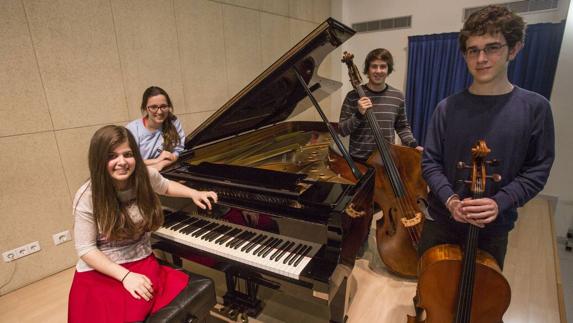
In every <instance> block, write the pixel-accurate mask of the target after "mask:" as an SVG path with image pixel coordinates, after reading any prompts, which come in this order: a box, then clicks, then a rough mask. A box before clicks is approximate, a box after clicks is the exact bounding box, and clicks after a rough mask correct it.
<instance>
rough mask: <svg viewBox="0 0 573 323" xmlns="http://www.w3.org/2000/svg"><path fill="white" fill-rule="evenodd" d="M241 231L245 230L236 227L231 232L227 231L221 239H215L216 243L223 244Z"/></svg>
mask: <svg viewBox="0 0 573 323" xmlns="http://www.w3.org/2000/svg"><path fill="white" fill-rule="evenodd" d="M241 232H243V230H241V229H237V228H235V229H233V230H231V231H230V232H227V233H225V234H224V235H223V236H222V237H220V238H219V239H217V240H215V243H216V244H221V245H222V244H223V243H225V242H227V241H228V240H229V239H231V238H233V237H235V236H236V235H238V234H239V233H241Z"/></svg>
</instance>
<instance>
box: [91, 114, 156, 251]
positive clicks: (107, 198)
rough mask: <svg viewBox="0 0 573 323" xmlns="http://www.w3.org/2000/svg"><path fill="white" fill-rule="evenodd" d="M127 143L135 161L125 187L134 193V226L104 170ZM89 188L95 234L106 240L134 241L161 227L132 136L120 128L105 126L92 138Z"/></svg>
mask: <svg viewBox="0 0 573 323" xmlns="http://www.w3.org/2000/svg"><path fill="white" fill-rule="evenodd" d="M125 142H127V143H128V144H129V147H130V148H131V150H132V152H133V156H134V158H135V169H134V172H133V174H132V175H131V176H130V178H129V180H128V187H129V188H131V189H133V191H134V193H135V203H136V204H137V206H138V208H139V211H140V212H141V215H142V217H143V220H142V221H141V222H138V223H135V222H134V221H133V220H132V219H131V217H130V216H129V214H128V213H127V205H125V204H124V203H121V202H120V200H119V198H118V196H117V190H116V188H115V186H114V185H113V179H112V178H111V176H110V174H109V172H108V170H107V164H108V156H110V154H111V153H112V152H113V150H114V149H115V148H117V147H118V146H120V145H121V144H123V143H125ZM88 159H89V168H90V179H91V188H92V202H93V214H94V219H95V222H96V225H97V227H98V229H99V231H100V232H101V233H102V234H103V235H104V236H105V237H106V238H107V239H110V240H123V239H134V238H137V237H138V236H140V235H141V234H142V233H143V232H148V231H154V230H157V229H158V228H159V227H160V226H161V224H162V223H163V213H162V210H161V204H160V202H159V198H158V197H157V194H155V192H154V191H153V188H152V187H151V182H150V181H149V174H148V172H147V167H146V166H145V163H144V162H143V159H142V158H141V154H140V152H139V148H138V147H137V144H136V142H135V139H134V138H133V135H132V134H131V133H130V132H129V130H127V129H126V128H124V127H121V126H115V125H109V126H105V127H102V128H100V129H99V130H97V131H96V132H95V134H94V135H93V137H92V139H91V142H90V149H89V153H88Z"/></svg>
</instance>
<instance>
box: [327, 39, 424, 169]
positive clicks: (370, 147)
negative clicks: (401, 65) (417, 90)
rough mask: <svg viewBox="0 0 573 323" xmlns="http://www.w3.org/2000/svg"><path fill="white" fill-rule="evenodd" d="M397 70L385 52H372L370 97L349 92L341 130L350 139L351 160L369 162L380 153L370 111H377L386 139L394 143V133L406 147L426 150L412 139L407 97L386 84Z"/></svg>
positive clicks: (366, 88)
mask: <svg viewBox="0 0 573 323" xmlns="http://www.w3.org/2000/svg"><path fill="white" fill-rule="evenodd" d="M393 69H394V59H393V58H392V54H391V53H390V52H389V51H388V50H386V49H384V48H377V49H374V50H372V51H371V52H370V53H368V55H367V56H366V59H365V60H364V74H366V75H367V76H368V83H367V84H366V85H362V88H363V89H364V93H365V94H366V97H363V98H359V96H358V93H356V91H355V90H352V91H350V92H348V94H347V95H346V98H345V99H344V103H343V105H342V109H341V111H340V121H339V123H338V129H339V131H340V134H341V135H342V136H344V137H346V136H348V135H350V156H352V158H353V159H355V160H357V161H360V162H366V160H368V157H370V155H371V154H372V152H373V151H374V150H376V149H377V148H376V141H375V140H374V134H373V133H372V129H371V128H370V125H369V124H368V121H367V120H366V115H365V114H366V111H367V110H368V109H373V112H374V116H375V117H376V120H377V121H378V126H379V127H380V129H381V130H382V135H383V136H384V138H385V139H386V140H387V141H388V142H390V143H394V131H396V132H397V133H398V136H399V137H400V139H401V140H402V144H403V145H406V146H409V147H413V148H414V147H415V148H417V149H418V150H422V147H419V146H418V144H417V143H416V139H414V136H413V135H412V131H411V130H410V125H409V124H408V120H407V118H406V111H405V109H404V94H402V92H400V91H398V90H397V89H395V88H394V87H392V86H390V85H389V84H387V83H386V78H387V77H388V76H389V75H390V74H391V73H392V71H393Z"/></svg>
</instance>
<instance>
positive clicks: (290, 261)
mask: <svg viewBox="0 0 573 323" xmlns="http://www.w3.org/2000/svg"><path fill="white" fill-rule="evenodd" d="M308 248H310V246H307V245H303V246H302V249H300V250H299V251H298V253H297V254H296V255H294V257H292V258H291V259H290V260H289V262H288V264H289V266H290V265H292V264H294V263H295V262H296V261H297V260H298V258H299V257H300V256H301V255H302V254H303V253H304V252H305V251H306V249H308Z"/></svg>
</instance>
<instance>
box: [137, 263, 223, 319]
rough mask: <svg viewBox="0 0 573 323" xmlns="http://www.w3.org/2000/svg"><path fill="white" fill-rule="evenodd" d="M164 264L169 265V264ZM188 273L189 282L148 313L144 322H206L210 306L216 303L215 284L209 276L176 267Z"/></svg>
mask: <svg viewBox="0 0 573 323" xmlns="http://www.w3.org/2000/svg"><path fill="white" fill-rule="evenodd" d="M162 264H164V265H167V266H170V264H165V263H162ZM178 270H181V271H183V272H185V273H186V274H187V275H189V284H188V285H187V287H185V288H184V289H183V290H182V291H181V293H179V295H177V297H175V298H174V299H173V300H172V301H171V303H169V304H167V305H166V306H165V307H163V308H162V309H160V310H159V311H157V312H155V313H154V314H152V315H150V316H149V317H148V318H147V319H146V320H145V323H196V322H197V323H199V322H206V321H207V317H208V316H209V312H210V311H211V308H213V306H215V304H216V303H217V299H216V297H215V284H214V283H213V280H211V279H210V278H207V277H204V276H201V275H197V274H194V273H191V272H188V271H186V270H184V269H178Z"/></svg>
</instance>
